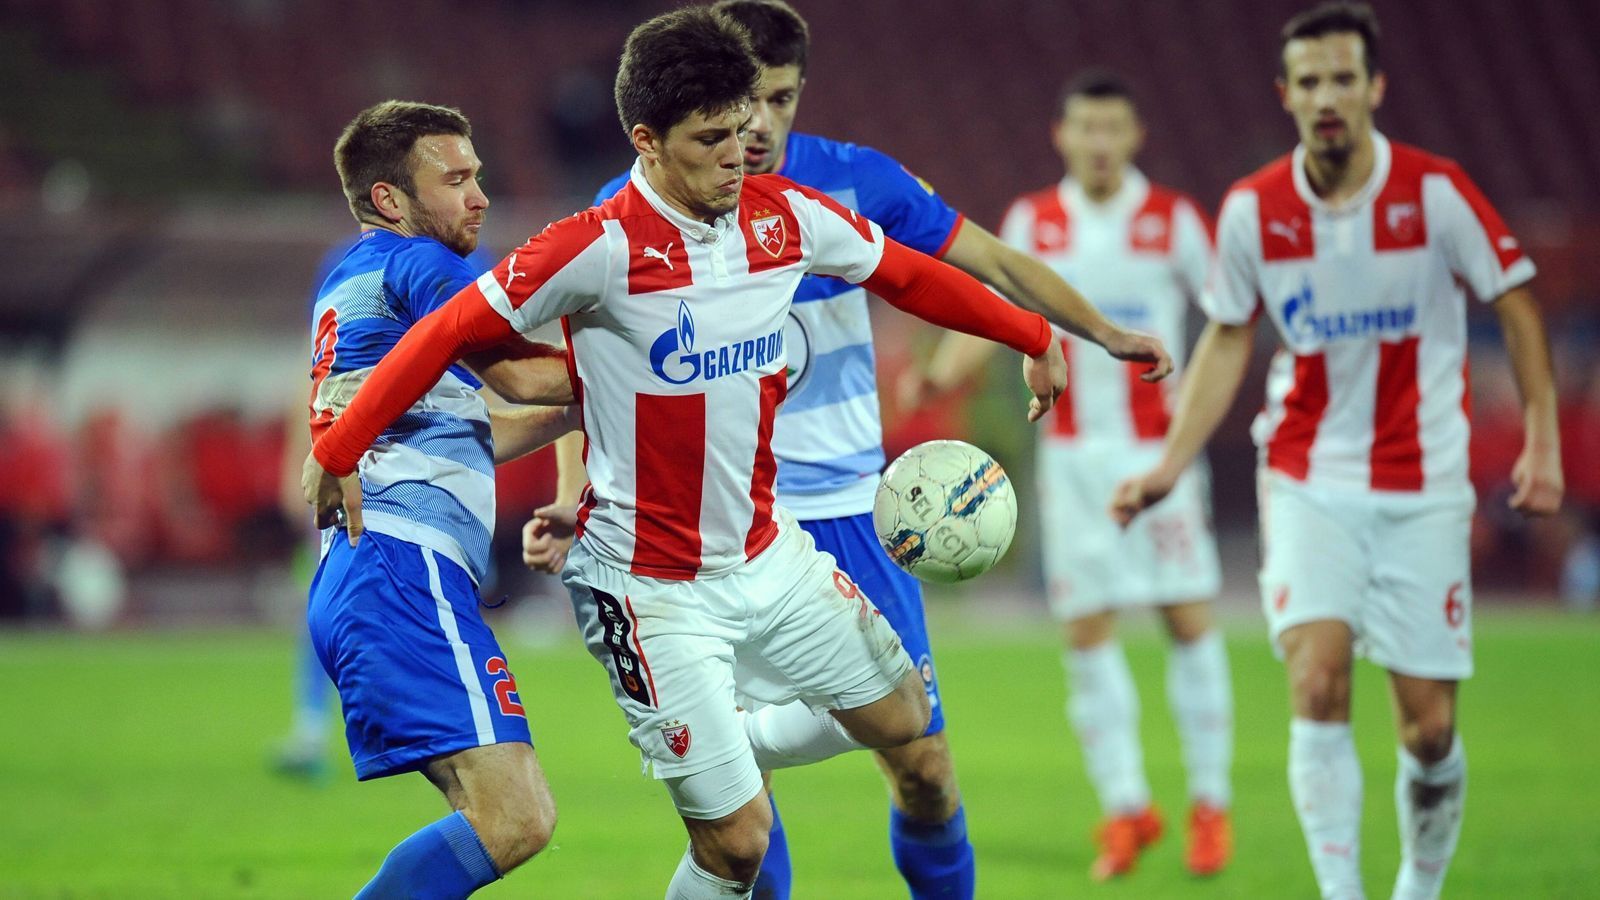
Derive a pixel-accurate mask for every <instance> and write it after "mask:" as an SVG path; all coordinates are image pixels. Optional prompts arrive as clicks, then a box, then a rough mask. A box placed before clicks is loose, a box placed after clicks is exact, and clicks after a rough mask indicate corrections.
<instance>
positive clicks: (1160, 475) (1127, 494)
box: [1110, 321, 1256, 526]
mask: <svg viewBox="0 0 1600 900" xmlns="http://www.w3.org/2000/svg"><path fill="white" fill-rule="evenodd" d="M1255 333H1256V325H1255V323H1254V322H1247V323H1245V324H1243V325H1228V324H1225V323H1222V322H1215V321H1213V322H1211V323H1210V324H1208V325H1206V328H1205V331H1204V332H1202V333H1201V335H1200V340H1199V342H1197V343H1196V344H1195V348H1194V358H1193V359H1192V360H1191V361H1190V363H1189V369H1188V372H1187V374H1185V375H1184V379H1183V389H1182V391H1180V392H1179V394H1178V408H1177V409H1176V410H1175V411H1174V413H1173V418H1172V427H1171V428H1170V429H1169V430H1168V431H1167V440H1166V445H1165V448H1164V449H1163V452H1162V454H1161V461H1160V462H1159V463H1157V464H1156V467H1155V468H1154V469H1151V470H1150V471H1148V472H1146V473H1145V474H1143V475H1140V476H1138V477H1135V478H1130V479H1128V480H1127V481H1124V482H1122V483H1121V484H1119V485H1117V488H1116V491H1115V492H1114V493H1113V494H1112V497H1111V509H1110V513H1111V517H1112V518H1113V519H1115V520H1117V524H1119V525H1123V526H1126V525H1127V524H1128V523H1129V522H1131V521H1133V518H1134V516H1137V515H1138V514H1139V513H1140V512H1141V511H1143V510H1144V509H1146V508H1147V507H1150V506H1152V505H1154V504H1155V503H1157V502H1159V501H1160V500H1161V499H1162V498H1164V497H1166V496H1167V495H1168V494H1170V493H1172V488H1173V486H1174V485H1176V484H1177V483H1178V477H1179V476H1180V475H1182V474H1183V471H1184V470H1185V469H1187V468H1188V467H1189V464H1190V463H1192V462H1194V459H1195V457H1196V456H1199V455H1200V451H1201V450H1202V449H1203V448H1204V447H1205V445H1206V442H1207V441H1209V440H1211V435H1212V434H1214V433H1215V432H1216V430H1217V426H1218V425H1221V424H1222V418H1223V416H1225V415H1227V414H1228V409H1229V408H1230V407H1232V406H1233V398H1234V396H1235V395H1237V394H1238V393H1239V383H1240V382H1241V381H1243V380H1244V373H1245V369H1247V368H1249V366H1250V352H1251V350H1252V349H1253V347H1254V346H1255Z"/></svg>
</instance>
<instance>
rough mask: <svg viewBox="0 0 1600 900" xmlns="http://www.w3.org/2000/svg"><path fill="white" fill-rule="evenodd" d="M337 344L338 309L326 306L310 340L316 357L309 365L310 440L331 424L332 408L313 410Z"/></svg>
mask: <svg viewBox="0 0 1600 900" xmlns="http://www.w3.org/2000/svg"><path fill="white" fill-rule="evenodd" d="M338 344H339V311H338V310H336V309H334V308H333V307H331V306H330V307H328V308H327V310H325V311H324V312H323V313H322V318H321V319H319V320H317V336H316V339H315V340H314V341H313V342H312V348H313V350H315V352H316V357H315V359H314V361H313V362H312V365H311V404H310V405H311V406H312V407H313V408H312V410H311V440H312V441H315V440H316V439H317V438H319V437H322V433H323V432H324V431H327V430H328V426H329V425H332V424H333V410H331V409H325V410H323V411H322V412H320V413H318V412H317V411H316V410H315V408H314V407H315V405H316V402H317V391H318V390H320V389H321V388H322V382H323V380H324V379H326V378H327V377H328V373H329V372H330V371H332V370H333V359H334V353H335V350H336V348H337V347H338Z"/></svg>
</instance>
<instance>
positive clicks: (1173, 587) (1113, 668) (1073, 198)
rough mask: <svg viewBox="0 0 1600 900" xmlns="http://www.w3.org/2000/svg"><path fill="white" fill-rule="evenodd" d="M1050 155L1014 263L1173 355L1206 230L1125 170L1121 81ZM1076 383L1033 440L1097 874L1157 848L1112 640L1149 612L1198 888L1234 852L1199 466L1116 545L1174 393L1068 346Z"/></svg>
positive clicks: (1018, 231) (1200, 268)
mask: <svg viewBox="0 0 1600 900" xmlns="http://www.w3.org/2000/svg"><path fill="white" fill-rule="evenodd" d="M1054 125H1055V132H1054V138H1055V145H1056V149H1057V151H1058V152H1059V153H1060V154H1061V159H1062V162H1063V163H1064V164H1065V165H1066V170H1067V177H1066V178H1065V179H1063V180H1062V181H1061V182H1060V183H1058V184H1054V185H1051V186H1050V187H1048V188H1045V189H1044V190H1041V191H1037V192H1034V193H1032V194H1028V195H1025V196H1023V197H1019V198H1017V200H1016V202H1015V203H1013V204H1012V206H1011V210H1010V212H1009V213H1007V215H1006V219H1005V222H1004V224H1003V225H1002V226H1001V228H1000V237H1001V239H1002V240H1004V241H1006V243H1008V244H1010V245H1011V246H1013V247H1016V248H1018V249H1021V250H1024V251H1026V252H1030V253H1033V254H1035V255H1036V256H1038V257H1039V258H1040V259H1041V260H1043V261H1045V262H1047V263H1048V264H1049V265H1050V266H1051V267H1052V268H1053V269H1055V271H1057V272H1058V273H1060V274H1061V276H1062V277H1063V278H1066V279H1069V280H1070V281H1072V283H1073V284H1075V285H1077V286H1078V287H1079V288H1080V289H1082V290H1083V291H1084V293H1085V294H1087V295H1088V296H1089V298H1090V299H1091V301H1092V302H1094V303H1095V304H1096V305H1097V306H1099V307H1100V310H1101V311H1102V312H1104V313H1105V314H1106V315H1107V316H1109V317H1111V318H1112V319H1113V320H1114V321H1117V322H1118V323H1119V324H1121V325H1123V326H1126V327H1129V328H1137V329H1140V330H1141V331H1147V332H1149V333H1151V334H1154V335H1156V336H1157V337H1159V338H1160V339H1161V340H1163V341H1164V342H1166V345H1167V346H1168V347H1173V348H1176V349H1175V350H1174V356H1177V355H1178V351H1179V350H1181V348H1182V347H1183V344H1184V340H1185V328H1184V319H1185V313H1186V311H1187V306H1188V303H1189V301H1190V300H1191V299H1195V298H1198V296H1199V294H1200V289H1201V287H1202V286H1203V285H1204V283H1205V279H1206V273H1207V270H1208V268H1209V266H1210V262H1211V237H1210V234H1209V232H1208V225H1207V223H1206V222H1205V220H1204V218H1203V217H1202V214H1201V213H1200V211H1199V209H1198V208H1197V207H1196V206H1195V204H1194V202H1193V201H1192V200H1190V199H1189V198H1187V197H1184V196H1182V195H1180V194H1177V193H1175V192H1173V191H1171V190H1169V189H1167V188H1164V187H1161V186H1160V185H1155V184H1151V183H1150V182H1149V181H1148V180H1147V179H1146V178H1145V177H1144V175H1143V174H1141V173H1140V172H1139V170H1138V169H1136V168H1134V167H1133V165H1132V160H1133V156H1134V154H1135V153H1136V152H1137V151H1138V149H1139V146H1140V145H1141V144H1142V143H1143V139H1144V127H1143V125H1142V124H1141V123H1140V121H1139V116H1138V112H1137V110H1136V109H1135V108H1134V103H1133V97H1132V95H1131V93H1130V92H1129V90H1128V87H1127V85H1126V83H1125V82H1123V81H1122V79H1120V78H1118V77H1117V76H1115V75H1112V74H1110V73H1106V72H1085V73H1083V74H1082V75H1080V76H1078V77H1077V78H1075V79H1073V81H1072V82H1070V83H1069V84H1068V85H1067V87H1066V89H1065V90H1064V91H1063V93H1062V98H1061V102H1060V105H1059V106H1058V108H1057V110H1056V116H1055V123H1054ZM1062 340H1063V346H1064V347H1065V349H1066V351H1067V359H1068V361H1069V365H1070V366H1071V368H1072V379H1071V383H1070V384H1069V385H1068V387H1067V392H1066V393H1065V394H1063V395H1062V398H1061V402H1060V403H1059V404H1058V405H1057V406H1056V411H1055V413H1054V414H1053V415H1052V416H1051V423H1052V424H1051V427H1048V428H1046V429H1045V430H1044V431H1042V432H1041V435H1040V436H1041V440H1040V446H1039V457H1038V463H1039V486H1040V497H1039V501H1040V518H1041V522H1040V525H1041V540H1042V542H1043V551H1042V556H1043V561H1044V570H1045V581H1046V585H1047V588H1048V591H1049V597H1050V607H1051V609H1052V611H1054V613H1055V614H1056V616H1057V617H1059V618H1060V619H1061V620H1062V621H1063V622H1064V623H1065V633H1064V635H1063V636H1064V637H1065V639H1066V644H1067V652H1066V654H1065V655H1064V658H1063V662H1065V663H1066V667H1067V670H1068V672H1069V674H1070V675H1071V679H1070V683H1069V685H1068V689H1069V699H1068V702H1067V718H1068V719H1069V720H1070V721H1071V723H1072V727H1073V730H1074V731H1075V732H1076V733H1077V736H1078V741H1079V743H1080V744H1081V745H1082V747H1083V754H1084V762H1085V763H1086V765H1087V768H1088V770H1089V778H1090V781H1091V782H1093V784H1094V787H1095V791H1096V793H1097V794H1098V795H1099V797H1100V806H1101V809H1102V810H1103V811H1104V813H1105V816H1106V820H1105V821H1104V822H1103V823H1102V824H1101V826H1100V828H1099V830H1098V832H1097V840H1098V841H1099V843H1100V846H1101V852H1100V855H1099V857H1098V858H1097V859H1096V860H1095V861H1094V863H1093V865H1092V867H1091V869H1090V872H1091V874H1092V875H1093V876H1094V877H1095V878H1097V879H1105V878H1109V877H1111V876H1114V875H1120V874H1122V873H1124V872H1127V871H1129V870H1131V869H1132V868H1133V866H1134V863H1135V862H1136V860H1137V859H1138V854H1139V851H1140V850H1141V849H1142V848H1143V847H1145V846H1147V845H1148V844H1150V843H1151V842H1152V841H1154V840H1155V839H1156V838H1157V837H1158V836H1160V834H1161V829H1162V823H1161V818H1160V815H1159V814H1158V812H1157V811H1156V810H1155V808H1154V807H1153V806H1152V804H1151V800H1150V785H1149V783H1148V782H1147V781H1146V779H1145V773H1144V754H1143V751H1142V748H1141V747H1140V741H1139V696H1138V693H1137V692H1136V689H1135V687H1134V683H1133V675H1132V673H1131V672H1130V671H1129V669H1128V662H1127V658H1126V657H1125V655H1124V654H1123V652H1122V647H1121V645H1120V644H1119V643H1117V641H1116V639H1115V624H1116V614H1117V612H1118V610H1120V609H1123V608H1126V607H1132V606H1150V605H1154V606H1156V607H1157V608H1158V609H1159V610H1160V611H1161V615H1162V618H1163V620H1164V622H1165V624H1166V627H1167V632H1168V634H1170V635H1171V637H1172V639H1173V647H1172V656H1171V659H1170V662H1169V665H1168V667H1167V696H1168V699H1169V700H1170V702H1171V704H1172V713H1173V718H1174V719H1176V720H1177V724H1178V734H1179V737H1180V739H1181V740H1182V744H1183V759H1184V764H1185V766H1186V767H1187V769H1188V774H1189V800H1190V804H1191V806H1190V814H1189V847H1188V855H1187V864H1188V866H1189V869H1190V870H1191V871H1193V872H1194V873H1196V874H1201V875H1206V874H1211V873H1213V872H1216V871H1217V870H1219V869H1220V868H1221V867H1222V866H1223V865H1224V863H1226V861H1227V858H1228V854H1229V852H1230V850H1231V837H1230V830H1229V824H1228V819H1227V809H1228V804H1229V801H1230V799H1231V793H1232V791H1231V786H1230V784H1229V773H1228V769H1229V765H1230V763H1231V761H1232V756H1233V732H1232V727H1233V697H1232V690H1231V687H1230V685H1229V678H1228V660H1227V656H1226V652H1225V650H1224V646H1223V640H1222V635H1221V633H1220V632H1219V631H1218V630H1217V629H1216V628H1214V627H1213V624H1212V619H1211V604H1210V601H1209V598H1211V597H1213V596H1215V595H1216V593H1217V591H1218V590H1219V589H1220V588H1221V572H1220V567H1219V564H1218V561H1217V548H1216V541H1215V539H1214V537H1213V535H1212V533H1211V523H1210V516H1209V514H1208V509H1207V507H1208V503H1209V498H1208V497H1207V496H1206V493H1207V491H1208V490H1209V488H1208V485H1207V481H1208V479H1207V477H1206V471H1205V465H1204V463H1203V462H1199V463H1196V464H1195V465H1194V466H1192V467H1191V468H1190V471H1189V472H1188V473H1186V474H1185V475H1184V476H1183V478H1181V479H1180V480H1179V482H1178V486H1177V487H1176V488H1175V490H1174V492H1173V495H1172V496H1171V497H1168V498H1167V499H1166V500H1165V501H1163V502H1162V504H1161V505H1160V507H1158V508H1157V509H1156V510H1154V511H1152V513H1151V514H1150V515H1149V516H1146V517H1143V518H1141V519H1140V520H1139V521H1138V522H1137V523H1135V524H1134V525H1133V526H1132V527H1130V528H1128V529H1126V530H1123V531H1119V529H1118V528H1117V526H1116V525H1115V524H1114V523H1112V522H1111V521H1110V520H1109V519H1107V518H1106V514H1105V510H1106V506H1107V504H1108V503H1109V502H1110V500H1111V494H1112V491H1113V490H1115V488H1116V485H1117V482H1118V481H1120V480H1122V479H1124V478H1127V477H1129V476H1131V475H1134V474H1136V473H1139V472H1142V471H1144V470H1145V469H1148V468H1149V467H1150V466H1152V465H1154V464H1155V462H1156V461H1157V460H1159V459H1160V457H1161V438H1162V436H1163V435H1164V434H1165V433H1166V429H1167V424H1168V418H1169V406H1170V402H1169V398H1170V397H1171V396H1172V395H1173V394H1174V393H1175V391H1173V390H1170V389H1168V388H1169V386H1173V385H1175V381H1174V380H1173V379H1168V380H1166V381H1164V382H1162V383H1161V384H1150V383H1148V382H1145V381H1143V380H1141V379H1140V378H1139V377H1138V374H1139V371H1140V370H1139V368H1138V367H1137V366H1130V365H1128V364H1125V363H1118V362H1116V361H1115V360H1112V359H1109V358H1107V357H1106V356H1104V355H1103V354H1100V353H1096V352H1084V351H1085V350H1086V349H1092V348H1086V347H1085V345H1084V342H1083V341H1082V340H1081V339H1080V338H1077V337H1071V336H1066V335H1063V336H1062ZM988 355H989V348H988V346H986V345H984V344H982V343H978V342H974V341H972V340H970V339H969V338H967V337H966V336H965V335H949V336H947V337H946V338H945V340H944V341H943V343H942V344H941V346H940V348H939V350H938V351H937V352H936V353H935V356H934V358H933V360H932V361H931V363H930V366H929V373H928V375H927V376H924V377H922V378H921V379H920V383H919V379H918V378H917V377H916V376H915V375H914V374H913V375H912V377H910V378H908V381H909V382H910V386H909V387H908V388H906V390H907V392H908V393H910V394H911V395H912V396H913V397H918V398H920V397H921V396H923V395H926V394H928V393H933V392H937V391H940V390H943V389H946V388H949V387H951V386H953V385H955V384H957V383H959V382H960V381H962V380H964V379H966V378H967V377H968V375H969V374H970V373H971V372H972V371H973V370H974V369H975V368H976V367H977V365H978V364H979V363H981V362H982V361H983V360H984V359H987V358H988Z"/></svg>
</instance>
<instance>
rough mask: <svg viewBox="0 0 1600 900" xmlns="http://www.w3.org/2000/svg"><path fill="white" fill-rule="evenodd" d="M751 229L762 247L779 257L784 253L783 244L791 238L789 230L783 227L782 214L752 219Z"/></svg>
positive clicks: (774, 257) (773, 255)
mask: <svg viewBox="0 0 1600 900" xmlns="http://www.w3.org/2000/svg"><path fill="white" fill-rule="evenodd" d="M750 231H751V233H752V234H754V235H755V236H756V243H757V244H760V245H761V249H763V250H765V251H767V252H768V253H770V254H772V257H773V259H777V258H778V256H779V254H781V253H783V245H784V244H785V243H786V242H787V241H788V239H789V233H788V231H787V230H786V229H785V228H784V227H783V217H782V216H767V217H766V218H764V219H751V220H750Z"/></svg>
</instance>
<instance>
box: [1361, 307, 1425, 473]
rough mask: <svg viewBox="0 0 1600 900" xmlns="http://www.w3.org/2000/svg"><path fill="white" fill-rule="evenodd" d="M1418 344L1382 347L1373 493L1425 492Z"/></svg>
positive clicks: (1412, 341)
mask: <svg viewBox="0 0 1600 900" xmlns="http://www.w3.org/2000/svg"><path fill="white" fill-rule="evenodd" d="M1417 341H1418V339H1417V338H1416V337H1415V336H1413V337H1408V338H1406V339H1405V340H1403V341H1400V342H1398V343H1393V344H1391V343H1380V344H1378V404H1377V410H1376V412H1375V413H1374V415H1373V417H1372V459H1371V463H1372V476H1371V478H1372V480H1371V485H1372V488H1373V490H1379V491H1420V490H1422V442H1421V440H1420V439H1419V424H1418V421H1417V408H1418V406H1420V405H1421V402H1422V394H1421V388H1420V387H1419V385H1418V384H1417Z"/></svg>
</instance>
